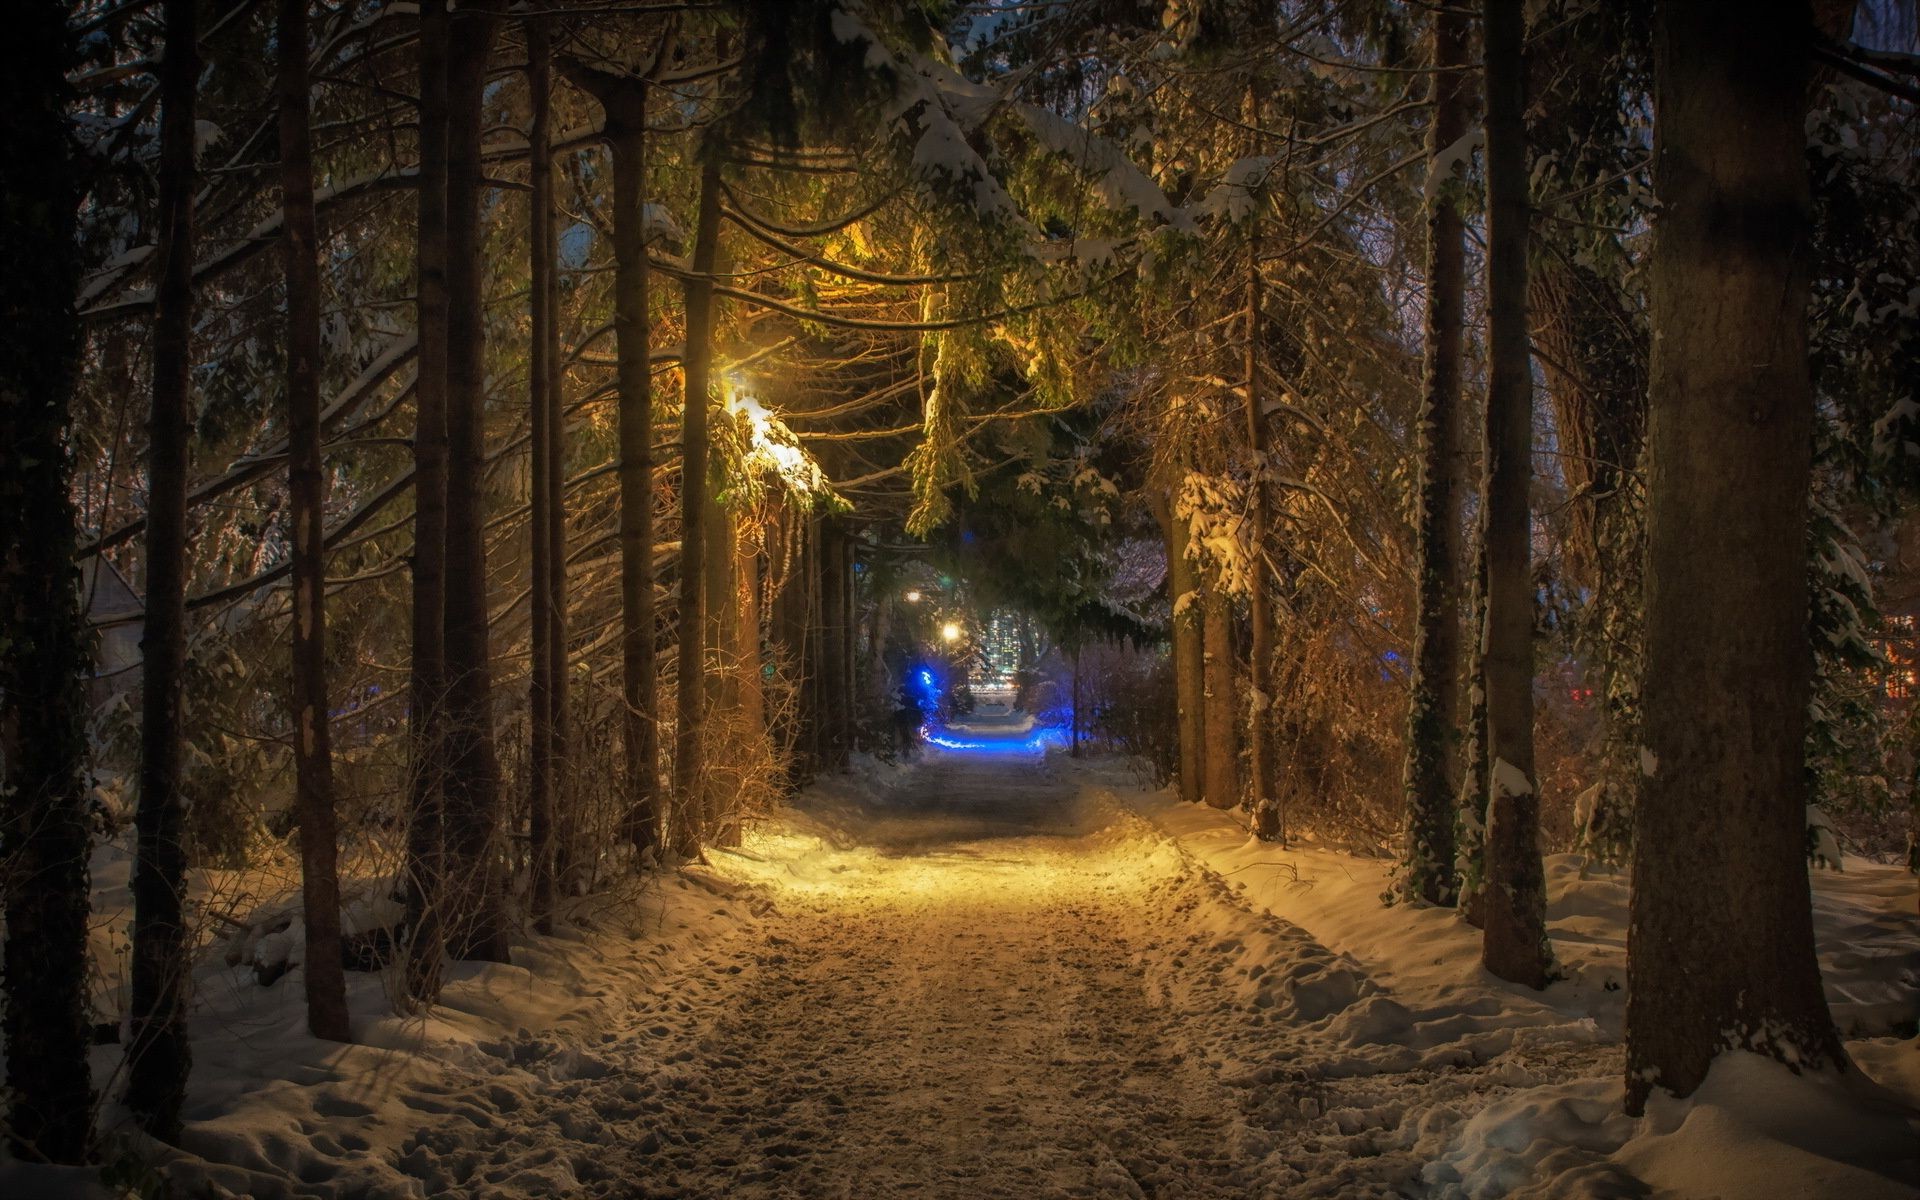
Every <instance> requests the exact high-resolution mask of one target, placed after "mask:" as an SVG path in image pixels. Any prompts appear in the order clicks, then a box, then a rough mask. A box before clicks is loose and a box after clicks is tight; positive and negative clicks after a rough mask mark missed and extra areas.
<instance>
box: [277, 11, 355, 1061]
mask: <svg viewBox="0 0 1920 1200" xmlns="http://www.w3.org/2000/svg"><path fill="white" fill-rule="evenodd" d="M275 40H276V41H277V43H278V51H279V72H278V81H277V89H278V92H279V110H280V113H279V115H280V194H281V202H282V206H283V211H284V213H285V216H284V218H283V224H284V227H285V235H284V238H283V240H284V241H285V243H286V264H287V265H286V272H287V335H286V336H287V492H288V497H289V500H290V501H291V504H292V508H293V760H294V776H295V781H296V782H295V790H296V793H297V799H296V801H295V806H294V807H295V811H296V812H297V814H298V819H299V822H300V891H301V900H302V903H303V921H304V923H305V932H306V946H307V949H306V962H305V963H304V964H303V965H304V967H305V971H304V972H303V975H304V977H305V981H306V989H307V1027H308V1028H309V1029H311V1030H312V1031H313V1033H314V1036H316V1037H323V1038H330V1039H332V1040H333V1041H336V1042H344V1041H346V1040H347V1039H348V1036H349V1034H348V1029H347V985H346V979H345V976H344V975H343V974H342V969H341V961H340V870H339V853H340V848H339V845H338V834H337V832H336V824H337V820H336V817H335V814H334V800H333V739H332V731H331V729H330V727H329V723H328V714H329V713H330V712H331V708H330V706H329V705H328V703H327V556H326V551H325V548H324V546H323V545H322V539H323V538H324V537H325V534H326V501H327V480H326V474H325V471H324V466H323V463H322V460H321V452H320V264H319V260H318V258H317V257H316V254H317V245H316V243H317V241H318V236H319V235H318V232H317V230H316V223H315V220H314V213H313V141H312V133H311V131H310V129H309V118H308V108H309V105H310V100H309V98H308V82H307V0H280V6H279V23H278V26H277V28H276V30H275Z"/></svg>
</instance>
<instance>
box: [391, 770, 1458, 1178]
mask: <svg viewBox="0 0 1920 1200" xmlns="http://www.w3.org/2000/svg"><path fill="white" fill-rule="evenodd" d="M796 830H797V832H796ZM803 844H804V845H803ZM729 857H733V856H729ZM738 863H745V864H747V867H748V870H747V878H748V881H749V882H750V883H751V884H754V885H758V886H759V887H763V888H764V889H765V892H766V894H767V896H768V897H769V898H770V900H771V902H772V904H773V906H774V910H773V912H771V913H770V914H769V915H768V919H767V920H766V921H765V923H764V924H763V925H762V926H761V927H760V930H761V932H760V933H759V935H758V936H753V935H749V936H745V937H734V938H728V939H725V940H724V941H723V942H721V943H719V944H716V945H714V946H713V947H711V952H710V953H705V954H702V955H700V956H698V959H697V961H695V962H693V963H692V964H691V965H689V966H688V967H686V968H684V969H682V970H679V971H676V972H673V973H670V974H668V975H665V976H663V977H661V978H659V979H658V980H657V981H656V982H655V983H654V985H653V986H652V987H651V989H650V994H646V995H639V996H634V997H632V1002H633V1008H632V1010H631V1012H632V1022H631V1024H630V1025H628V1026H627V1027H626V1028H623V1029H618V1030H612V1031H608V1032H607V1033H606V1034H604V1035H603V1040H602V1041H601V1042H600V1044H598V1045H592V1046H586V1047H568V1046H564V1045H561V1044H558V1043H556V1042H554V1041H552V1040H543V1039H531V1040H527V1041H525V1042H524V1043H522V1044H515V1045H512V1046H503V1047H500V1048H498V1053H499V1055H500V1057H501V1059H502V1060H503V1064H510V1069H511V1070H512V1072H513V1074H514V1076H515V1079H516V1083H518V1084H521V1085H523V1086H520V1087H514V1088H508V1087H487V1086H484V1085H483V1086H479V1087H472V1088H463V1089H460V1093H461V1094H459V1095H457V1096H449V1097H447V1098H446V1100H445V1101H444V1102H440V1103H438V1104H429V1105H428V1106H427V1112H426V1113H425V1114H423V1115H426V1116H428V1117H434V1116H436V1115H437V1117H438V1119H436V1120H434V1121H433V1123H432V1124H430V1125H428V1126H427V1127H425V1128H423V1129H422V1130H421V1131H420V1132H419V1133H418V1134H417V1135H416V1136H415V1137H414V1138H413V1139H412V1140H411V1142H410V1143H409V1145H408V1146H407V1147H406V1148H405V1153H404V1154H403V1156H402V1159H401V1166H402V1168H403V1169H404V1170H405V1171H406V1173H407V1174H409V1175H411V1176H413V1177H414V1178H416V1179H420V1180H422V1181H423V1182H424V1183H425V1185H426V1191H427V1194H429V1195H442V1194H448V1195H468V1196H485V1197H498V1198H502V1200H504V1198H506V1197H521V1196H531V1195H558V1194H564V1195H581V1196H595V1197H639V1196H661V1197H664V1196H688V1197H695V1196H712V1197H722V1196H725V1197H754V1196H766V1197H788V1196H793V1197H891V1196H929V1197H953V1198H955V1200H959V1198H973V1197H1031V1196H1063V1197H1068V1196H1089V1197H1107V1196H1140V1197H1145V1196H1161V1197H1184V1198H1195V1200H1198V1198H1202V1197H1215V1196H1218V1197H1226V1196H1234V1197H1241V1196H1268V1195H1272V1196H1278V1195H1287V1196H1310V1195H1329V1196H1331V1195H1339V1196H1376V1195H1377V1196H1398V1195H1405V1194H1407V1189H1409V1188H1410V1187H1411V1188H1414V1189H1417V1187H1418V1184H1417V1182H1416V1181H1417V1178H1418V1172H1419V1169H1420V1164H1421V1158H1420V1157H1419V1156H1418V1155H1417V1154H1414V1155H1409V1154H1404V1153H1395V1152H1394V1151H1398V1150H1411V1149H1413V1147H1411V1146H1407V1147H1401V1146H1397V1145H1392V1144H1389V1143H1388V1142H1387V1141H1386V1140H1384V1139H1383V1137H1382V1136H1379V1135H1384V1134H1385V1133H1386V1132H1387V1130H1388V1129H1391V1127H1392V1126H1393V1124H1395V1123H1396V1122H1397V1121H1398V1119H1399V1117H1400V1114H1401V1112H1402V1111H1403V1110H1404V1106H1405V1101H1406V1097H1405V1096H1403V1095H1402V1089H1403V1088H1404V1087H1405V1085H1406V1084H1407V1083H1408V1082H1409V1080H1410V1078H1411V1079H1412V1080H1413V1081H1416V1082H1420V1083H1425V1082H1426V1081H1427V1080H1428V1079H1429V1077H1430V1076H1431V1075H1433V1074H1434V1073H1435V1072H1433V1071H1432V1070H1431V1069H1430V1068H1428V1067H1427V1066H1425V1065H1420V1066H1414V1065H1413V1064H1411V1063H1392V1064H1387V1063H1382V1064H1379V1065H1380V1066H1382V1067H1385V1069H1386V1071H1387V1072H1389V1073H1390V1074H1389V1076H1388V1077H1387V1078H1384V1079H1383V1078H1378V1077H1377V1076H1378V1075H1379V1074H1380V1071H1379V1070H1378V1069H1376V1066H1375V1065H1374V1064H1371V1063H1369V1062H1368V1061H1367V1060H1366V1058H1365V1057H1364V1056H1361V1057H1356V1056H1354V1055H1353V1054H1351V1053H1347V1052H1344V1051H1343V1052H1342V1053H1341V1054H1340V1055H1339V1056H1338V1057H1337V1058H1330V1057H1329V1053H1328V1051H1329V1046H1328V1045H1326V1044H1325V1043H1324V1042H1323V1041H1322V1040H1319V1039H1318V1037H1317V1035H1316V1034H1314V1032H1313V1031H1314V1030H1315V1029H1316V1028H1318V1029H1321V1030H1322V1031H1324V1029H1325V1027H1326V1025H1327V1023H1328V1021H1329V1020H1333V1019H1337V1018H1338V1017H1339V1016H1341V1015H1342V1014H1344V1013H1347V1012H1348V1011H1350V1010H1351V1011H1355V1012H1360V1013H1362V1014H1363V1015H1366V1014H1371V1013H1385V1014H1386V1016H1387V1017H1388V1018H1389V1019H1390V1020H1392V1021H1396V1022H1397V1021H1399V1020H1400V1019H1401V1018H1404V1017H1406V1016H1407V1014H1406V1010H1404V1009H1401V1008H1399V1007H1398V1005H1396V1004H1394V1003H1393V1002H1392V1001H1391V999H1389V998H1388V997H1386V995H1385V993H1384V991H1383V990H1382V989H1380V988H1379V987H1378V986H1377V985H1375V984H1373V983H1372V982H1371V981H1370V980H1369V979H1368V978H1367V977H1366V973H1365V972H1364V971H1363V970H1362V969H1361V968H1360V967H1359V965H1358V964H1356V963H1354V962H1353V960H1351V959H1349V958H1346V957H1345V956H1340V955H1335V954H1333V953H1332V952H1331V951H1328V950H1327V949H1326V948H1325V947H1323V946H1320V945H1319V944H1318V943H1315V942H1314V941H1313V940H1312V939H1311V938H1310V937H1308V936H1307V935H1306V934H1305V933H1304V932H1303V931H1301V930H1300V929H1298V928H1297V927H1294V926H1292V925H1289V924H1287V923H1286V922H1284V921H1279V920H1277V919H1274V918H1272V917H1270V916H1267V915H1266V914H1264V913H1255V912H1253V911H1251V910H1250V909H1248V908H1247V907H1246V906H1245V905H1244V904H1243V903H1242V902H1241V901H1240V900H1239V899H1238V898H1237V897H1236V896H1235V895H1234V894H1233V893H1232V891H1231V889H1230V888H1229V887H1228V886H1227V885H1226V884H1225V883H1224V882H1223V881H1222V880H1220V878H1219V877H1218V876H1215V875H1212V874H1211V873H1209V872H1206V871H1204V869H1201V868H1198V867H1196V865H1195V864H1194V863H1193V862H1192V860H1190V859H1189V858H1187V857H1186V856H1185V855H1184V854H1183V853H1182V852H1180V851H1179V850H1178V849H1177V848H1176V847H1174V846H1173V845H1172V844H1171V843H1170V842H1168V841H1167V840H1166V839H1164V838H1161V837H1159V836H1158V835H1157V834H1155V833H1154V832H1153V831H1152V830H1151V829H1150V828H1149V827H1147V826H1146V825H1145V824H1144V822H1142V821H1140V820H1138V819H1137V818H1134V817H1132V816H1129V815H1126V814H1124V813H1123V812H1122V811H1121V809H1120V808H1119V807H1118V806H1117V805H1115V804H1114V803H1113V801H1112V798H1111V797H1110V796H1108V795H1107V794H1105V793H1104V792H1103V791H1102V790H1101V789H1098V788H1095V787H1087V786H1078V785H1076V782H1075V781H1074V780H1072V779H1071V778H1065V777H1062V776H1059V775H1056V774H1054V773H1052V771H1051V770H1050V769H1049V767H1048V765H1047V762H1046V760H1045V759H1043V758H1040V757H1037V756H1031V755H1021V754H1007V755H979V756H974V755H935V756H932V757H931V758H930V759H929V760H928V761H926V762H924V763H922V764H920V765H918V766H916V767H914V768H912V769H910V770H908V771H906V772H903V773H902V774H901V775H900V776H899V777H898V778H897V779H896V780H895V781H894V782H893V783H892V785H891V786H890V787H888V788H886V789H885V790H884V792H883V793H882V794H880V795H878V796H872V795H869V796H867V797H865V798H852V799H850V798H846V797H844V796H840V797H838V798H834V797H826V798H816V799H814V800H812V801H810V802H809V804H808V806H807V808H806V809H805V810H803V812H802V813H801V814H800V816H799V819H798V824H797V825H795V826H792V827H789V829H788V831H787V832H785V833H782V834H778V835H776V836H773V837H770V838H767V839H760V840H756V839H754V838H750V839H749V842H748V845H747V847H746V848H745V849H744V850H743V852H742V853H741V854H740V855H738V856H737V862H736V864H735V865H738ZM1397 1027H1398V1026H1397V1025H1396V1028H1397ZM1396 1053H1398V1051H1396ZM1410 1067H1411V1068H1412V1069H1410ZM1448 1069H1449V1070H1451V1068H1448ZM529 1075H531V1076H532V1078H533V1082H534V1090H533V1092H532V1094H528V1092H527V1091H526V1090H524V1083H525V1082H526V1081H527V1077H528V1076H529ZM1471 1086H1472V1085H1471V1082H1470V1081H1469V1082H1467V1083H1465V1084H1461V1083H1456V1084H1454V1085H1451V1086H1449V1087H1443V1088H1442V1089H1441V1090H1440V1092H1438V1093H1436V1094H1437V1095H1439V1094H1451V1093H1452V1092H1454V1091H1457V1090H1460V1089H1461V1088H1463V1087H1465V1088H1471ZM436 1110H437V1112H436ZM1355 1114H1361V1115H1360V1116H1359V1117H1356V1115H1355ZM1356 1120H1359V1121H1360V1123H1361V1125H1362V1128H1355V1127H1354V1123H1355V1121H1356ZM1375 1122H1383V1123H1384V1126H1383V1128H1382V1129H1381V1130H1379V1131H1378V1134H1379V1135H1377V1134H1376V1133H1375V1132H1371V1131H1368V1130H1367V1129H1365V1128H1364V1127H1365V1126H1370V1125H1372V1124H1374V1123H1375Z"/></svg>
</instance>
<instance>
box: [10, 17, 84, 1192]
mask: <svg viewBox="0 0 1920 1200" xmlns="http://www.w3.org/2000/svg"><path fill="white" fill-rule="evenodd" d="M67 17H68V6H67V5H65V4H61V3H55V2H54V0H36V2H35V3H32V4H28V5H22V6H20V7H19V8H18V9H16V10H15V12H14V14H13V22H12V29H11V35H12V36H13V37H14V38H15V39H16V50H17V51H22V53H20V56H19V58H18V59H17V61H16V64H15V65H16V69H15V70H13V71H9V72H8V73H7V74H6V76H5V77H4V79H0V104H4V107H5V110H6V112H7V113H8V114H9V119H8V121H7V122H6V124H5V126H4V127H0V161H4V162H9V163H16V164H29V163H30V164H32V169H31V170H15V171H9V172H8V173H7V175H6V177H5V179H4V181H0V258H3V259H4V261H5V262H6V264H7V270H6V271H5V272H4V273H0V311H3V312H6V313H8V314H9V319H8V320H6V321H5V322H3V323H0V446H4V447H6V450H5V451H4V452H0V764H4V767H5V775H4V777H0V863H4V866H3V867H0V887H4V895H3V897H0V899H3V901H4V914H0V915H3V917H4V920H5V923H6V947H5V951H4V964H3V965H0V970H3V971H4V978H6V979H8V980H31V981H32V985H31V986H17V987H13V988H11V989H10V990H9V994H8V996H7V1003H6V1005H5V1007H4V1009H3V1010H0V1034H4V1039H5V1047H4V1048H5V1054H6V1061H7V1086H8V1092H9V1097H8V1100H9V1103H8V1112H7V1126H8V1130H7V1133H8V1140H9V1142H10V1144H11V1148H12V1150H13V1153H14V1155H15V1156H16V1157H19V1158H29V1157H34V1156H38V1157H42V1158H45V1159H47V1160H48V1161H51V1162H56V1163H78V1162H83V1161H85V1159H86V1157H87V1150H88V1143H89V1142H90V1141H91V1140H92V1133H93V1081H92V1077H91V1075H90V1073H89V1068H88V1065H87V1050H88V1032H89V1031H88V1028H87V974H88V961H87V924H88V918H89V908H88V879H87V852H88V849H89V841H90V838H89V827H90V825H91V821H90V819H89V813H88V805H87V789H86V783H85V777H84V774H83V772H84V771H85V769H86V759H87V734H86V722H87V705H86V695H85V691H84V688H83V684H82V680H83V679H84V678H85V677H86V672H87V665H88V663H87V659H88V654H87V640H86V638H87V634H86V629H85V626H84V624H83V617H82V615H81V611H80V603H79V596H80V590H79V587H78V586H77V584H78V581H77V580H76V579H75V578H74V570H73V560H72V557H71V555H72V552H73V544H74V540H75V519H74V509H73V494H72V492H71V491H70V484H71V479H72V474H73V458H72V452H71V451H70V450H69V448H68V447H69V430H70V427H71V424H72V398H73V383H74V372H75V365H76V359H77V355H78V351H79V348H80V337H79V332H80V331H79V325H78V323H77V321H76V320H75V317H74V311H73V302H72V299H71V297H72V296H73V295H74V294H75V293H76V291H77V290H78V287H79V278H80V258H79V254H78V252H77V249H78V247H77V242H76V240H75V228H74V226H75V212H76V206H77V204H78V202H79V197H80V186H79V180H78V178H77V171H76V167H77V163H76V161H75V159H76V156H75V153H74V145H73V142H72V133H71V126H70V124H69V119H68V115H67V111H66V106H67V104H68V103H69V101H70V100H71V99H72V97H71V94H70V91H69V88H68V86H67V82H66V77H65V74H64V73H65V71H66V69H67V67H68V66H69V65H71V63H72V61H73V53H72V45H71V41H70V37H69V35H68V32H67Z"/></svg>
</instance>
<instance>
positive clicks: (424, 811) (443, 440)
mask: <svg viewBox="0 0 1920 1200" xmlns="http://www.w3.org/2000/svg"><path fill="white" fill-rule="evenodd" d="M448 25H449V21H448V17H447V5H446V0H421V3H420V61H419V71H420V108H419V113H420V135H419V139H420V175H419V185H418V189H419V195H418V205H419V207H418V210H417V212H418V217H417V227H416V235H415V239H414V242H415V244H414V254H415V268H414V270H415V276H416V283H415V292H416V297H415V302H414V303H415V322H416V324H417V325H418V327H419V338H418V340H419V350H418V351H417V353H416V357H415V362H416V367H415V374H414V387H413V408H414V431H413V581H412V586H413V615H412V619H411V640H412V643H413V655H412V661H411V663H410V664H409V667H408V681H407V694H408V709H407V725H408V743H409V746H408V750H409V757H410V760H411V762H410V765H409V768H408V772H407V784H408V806H407V807H408V814H407V872H406V874H407V928H408V935H409V936H408V938H407V948H406V956H407V960H406V992H407V996H408V998H409V1000H411V1001H412V1002H414V1003H416V1004H418V1003H426V1002H429V1001H431V1000H432V999H433V998H434V997H435V996H438V995H439V994H440V980H441V960H442V959H443V958H444V957H445V951H446V932H445V922H444V921H443V919H442V917H443V911H442V910H443V907H444V900H445V887H446V807H445V794H444V787H445V782H446V751H447V747H446V637H445V616H446V586H447V35H448Z"/></svg>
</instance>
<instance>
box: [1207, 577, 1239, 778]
mask: <svg viewBox="0 0 1920 1200" xmlns="http://www.w3.org/2000/svg"><path fill="white" fill-rule="evenodd" d="M1203 588H1204V590H1203V591H1202V593H1201V606H1202V616H1201V622H1202V623H1201V630H1202V634H1203V637H1204V649H1205V661H1204V666H1205V684H1206V690H1205V693H1204V696H1203V704H1202V708H1203V710H1204V715H1203V717H1202V725H1203V728H1204V729H1205V733H1206V756H1205V757H1206V767H1205V777H1206V784H1205V786H1204V788H1203V789H1202V790H1203V791H1204V792H1205V794H1206V798H1207V803H1208V804H1211V805H1212V806H1213V807H1215V808H1233V807H1236V806H1237V805H1238V804H1239V803H1240V745H1239V740H1240V739H1239V738H1238V736H1236V735H1237V733H1238V730H1239V728H1240V722H1239V720H1238V719H1237V718H1236V715H1235V713H1234V709H1235V708H1236V707H1237V706H1236V705H1235V703H1234V695H1233V691H1234V678H1233V677H1234V670H1233V606H1232V604H1231V603H1230V602H1229V601H1228V599H1227V597H1226V595H1225V594H1224V593H1223V592H1221V590H1220V589H1219V588H1218V587H1217V586H1213V585H1212V584H1204V585H1203Z"/></svg>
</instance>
